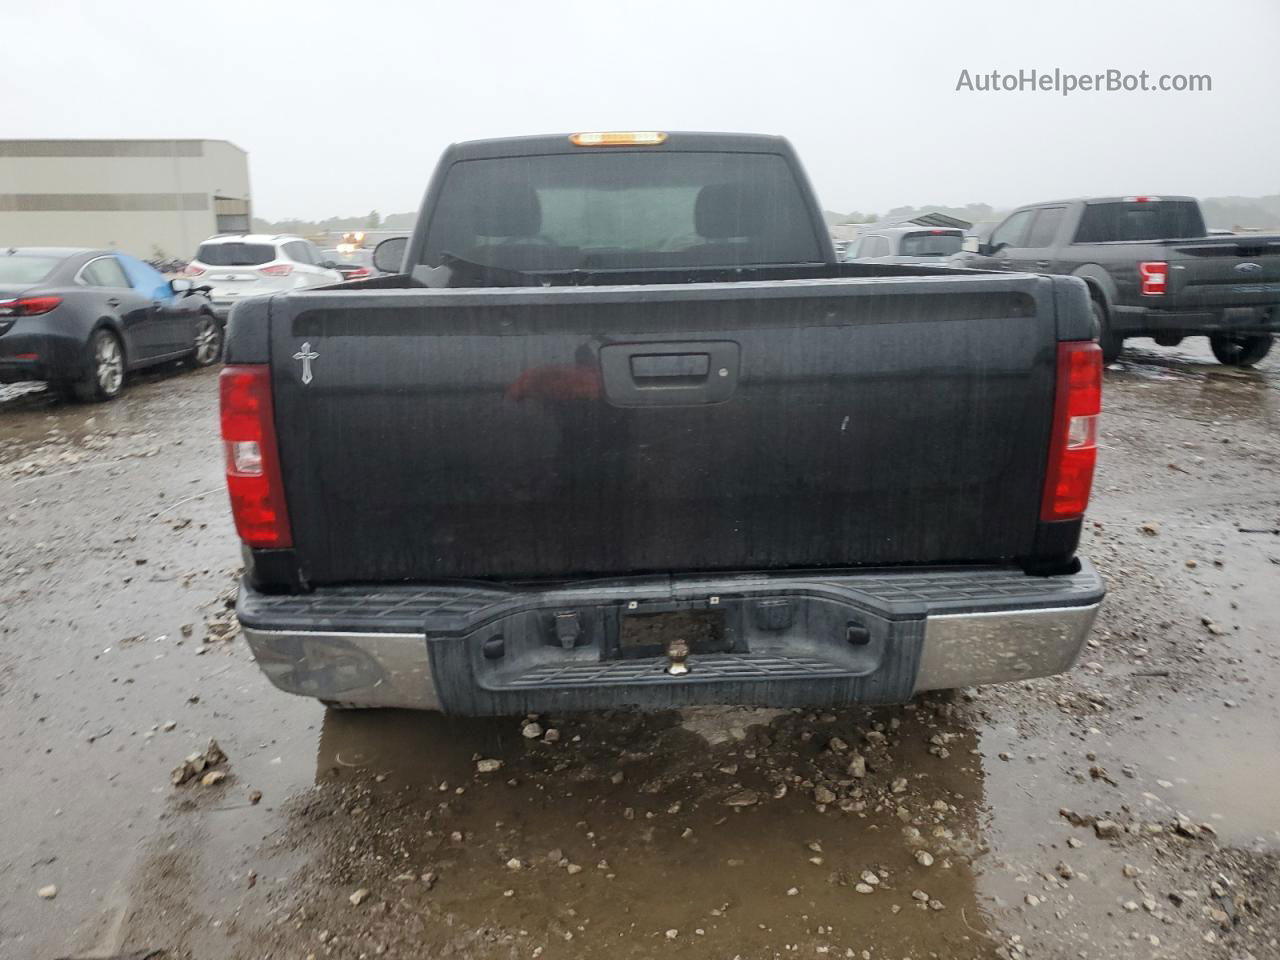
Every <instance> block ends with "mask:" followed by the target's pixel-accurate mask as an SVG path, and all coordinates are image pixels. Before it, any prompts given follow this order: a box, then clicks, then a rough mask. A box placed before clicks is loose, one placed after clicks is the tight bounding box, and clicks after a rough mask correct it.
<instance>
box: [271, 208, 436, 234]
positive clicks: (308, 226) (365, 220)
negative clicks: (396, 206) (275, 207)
mask: <svg viewBox="0 0 1280 960" xmlns="http://www.w3.org/2000/svg"><path fill="white" fill-rule="evenodd" d="M417 218H418V213H417V211H416V210H411V211H410V212H408V213H391V214H388V215H387V216H385V217H384V216H382V214H380V213H378V211H377V210H370V211H369V212H368V213H367V214H365V215H364V216H363V217H328V218H326V219H324V220H293V219H286V220H263V219H262V218H261V217H254V218H253V232H254V233H296V234H298V235H299V236H311V235H313V234H320V233H337V232H339V231H342V232H347V231H350V230H378V229H382V230H401V229H403V230H406V231H407V230H409V229H411V228H412V227H413V221H414V220H416V219H417Z"/></svg>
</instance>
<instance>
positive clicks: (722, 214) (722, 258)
mask: <svg viewBox="0 0 1280 960" xmlns="http://www.w3.org/2000/svg"><path fill="white" fill-rule="evenodd" d="M446 253H448V254H452V255H453V256H455V257H460V258H462V259H464V260H469V261H473V262H476V263H482V264H484V265H486V266H493V267H501V268H505V269H509V270H521V271H549V272H554V271H559V270H578V269H587V270H591V269H626V268H645V267H655V268H656V267H677V268H678V267H686V266H690V267H696V266H738V265H747V264H766V263H817V262H821V259H822V255H821V250H820V247H819V245H818V238H817V237H816V236H815V234H814V228H813V224H812V222H811V219H810V212H809V208H808V206H807V205H806V203H805V200H804V195H803V194H802V193H801V192H800V188H799V185H798V184H797V183H796V180H795V175H794V174H793V173H792V170H791V167H790V165H789V164H788V163H787V162H786V160H785V159H783V158H782V157H781V156H778V155H776V154H743V153H693V152H690V153H679V152H674V151H661V152H658V151H655V152H653V153H640V152H637V153H625V152H619V153H602V152H584V153H581V154H557V155H552V156H541V157H510V158H505V157H504V158H495V159H492V160H464V161H460V162H458V163H455V164H454V165H453V166H452V167H450V169H449V172H448V174H447V176H446V179H445V181H444V184H443V186H442V188H441V192H440V202H439V206H438V207H437V208H436V210H435V211H434V212H433V214H432V216H431V226H430V231H429V233H428V235H427V242H426V247H425V250H424V253H423V258H422V262H424V263H427V264H431V265H432V266H435V265H438V264H439V263H440V262H441V258H442V257H443V256H444V254H446Z"/></svg>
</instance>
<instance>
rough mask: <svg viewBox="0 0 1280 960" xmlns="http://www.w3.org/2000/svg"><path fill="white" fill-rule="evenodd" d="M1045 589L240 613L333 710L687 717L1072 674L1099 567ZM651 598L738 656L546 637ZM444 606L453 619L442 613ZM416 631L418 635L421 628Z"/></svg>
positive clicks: (712, 592) (977, 586)
mask: <svg viewBox="0 0 1280 960" xmlns="http://www.w3.org/2000/svg"><path fill="white" fill-rule="evenodd" d="M948 577H950V578H951V579H948ZM1031 585H1032V586H1035V587H1036V588H1037V589H1036V592H1035V593H1034V594H1033V593H1032V592H1031V590H1030V588H1029V587H1027V586H1026V585H1025V584H1024V583H1023V582H1022V580H1021V578H1020V577H1011V576H1009V575H1007V574H1006V575H1003V576H1001V575H997V574H994V573H986V574H983V575H981V576H975V577H973V578H972V579H966V580H964V581H963V582H961V581H957V580H956V579H955V578H954V575H951V574H945V575H943V574H937V573H934V574H931V575H926V574H922V575H912V574H909V573H908V574H903V575H897V574H894V575H892V576H889V577H884V576H881V577H879V578H871V577H859V576H858V575H856V574H855V575H851V576H848V577H839V578H835V577H832V578H813V577H808V578H799V577H773V576H765V577H761V578H758V579H752V580H746V579H743V578H739V579H736V580H732V581H727V580H726V581H716V582H712V581H698V582H696V583H688V584H681V585H679V586H678V587H673V586H672V585H671V584H655V583H652V582H650V583H647V584H645V585H641V584H639V583H625V584H619V583H617V582H614V583H613V584H611V585H609V586H607V587H593V586H591V585H579V586H575V587H573V588H564V589H560V590H559V591H550V592H547V593H539V592H536V591H534V592H529V593H519V592H514V591H503V590H502V589H501V588H495V589H494V590H493V591H491V592H490V591H488V590H487V588H486V589H482V590H480V591H479V594H480V595H477V592H476V591H475V590H471V591H470V592H466V593H464V594H459V593H456V592H455V593H448V592H447V591H448V590H451V589H454V588H409V587H406V588H404V590H403V591H400V590H398V589H397V588H390V589H388V588H384V589H383V590H381V591H379V592H377V593H376V594H367V595H366V594H363V593H360V592H357V591H354V590H353V589H352V588H340V589H337V590H334V591H331V592H329V593H325V592H323V591H317V593H316V594H312V595H308V596H296V597H278V596H272V597H267V596H264V595H261V594H256V593H254V592H253V591H252V590H251V588H249V587H247V586H246V587H245V588H243V590H242V595H241V601H240V607H239V609H240V616H241V624H242V629H243V631H244V635H245V638H246V640H247V641H248V643H249V646H250V647H251V649H252V650H253V654H254V656H255V657H256V658H257V660H258V663H259V665H260V666H261V667H262V670H263V672H264V673H266V675H267V677H268V678H269V679H270V680H271V682H272V683H273V684H275V686H277V687H279V688H280V689H281V690H284V691H287V692H289V693H295V694H299V695H301V696H308V697H315V698H318V699H321V700H325V701H334V702H339V703H347V704H352V705H357V706H367V707H406V708H412V709H423V710H440V709H443V710H446V711H447V712H458V713H463V714H468V713H477V714H484V713H510V712H515V713H523V712H527V711H528V710H543V709H564V710H577V709H594V708H599V707H603V706H616V707H626V706H631V707H638V708H653V709H660V708H664V707H669V706H677V705H681V704H686V703H749V704H770V705H779V706H787V705H792V706H800V705H811V706H819V705H824V706H835V705H840V704H846V703H859V702H868V703H891V702H902V701H904V700H906V699H908V698H910V697H911V696H912V695H914V694H916V693H920V692H922V691H925V690H938V689H947V688H954V687H963V686H971V685H976V684H986V683H998V682H1002V681H1010V680H1027V679H1031V678H1033V677H1042V676H1048V675H1050V674H1055V673H1060V672H1062V671H1064V670H1067V669H1069V668H1070V667H1071V665H1072V664H1073V663H1075V661H1076V659H1077V658H1078V656H1079V654H1080V651H1081V649H1082V648H1083V646H1084V643H1085V641H1086V639H1087V637H1088V634H1089V630H1090V628H1091V627H1092V625H1093V622H1094V619H1095V617H1096V616H1097V612H1098V608H1099V605H1100V603H1101V598H1102V590H1103V588H1102V582H1101V580H1100V579H1099V578H1098V576H1097V573H1096V572H1095V571H1094V570H1093V569H1092V567H1089V566H1087V565H1086V566H1085V567H1084V568H1082V570H1081V571H1080V572H1079V573H1077V574H1072V575H1068V576H1066V577H1062V578H1040V579H1039V580H1034V581H1031ZM413 590H417V591H418V592H417V593H413V592H412V591H413ZM645 591H649V592H650V593H652V594H655V595H661V596H663V597H672V596H678V597H680V598H681V599H680V601H679V602H680V604H681V605H684V606H689V605H692V606H700V605H702V604H707V603H709V604H712V605H714V606H716V607H719V608H721V609H726V608H727V611H728V615H730V616H736V617H737V619H736V620H732V623H733V624H734V633H735V635H736V636H738V637H740V638H741V639H742V642H741V643H740V644H739V645H738V646H736V647H735V648H734V649H732V650H730V651H727V652H725V653H722V654H703V655H698V654H694V655H693V656H690V657H689V659H688V666H689V672H688V673H687V674H683V675H670V674H669V673H668V672H667V671H665V670H664V663H663V662H661V658H660V657H659V658H650V659H645V660H634V659H632V660H627V659H618V658H617V657H615V656H613V655H612V654H610V653H609V650H610V647H609V644H608V642H607V634H608V629H607V627H603V626H597V627H592V629H591V630H587V631H586V632H584V635H583V642H581V643H579V644H578V645H577V646H573V645H570V647H568V648H565V649H561V647H560V646H559V645H558V644H555V643H551V644H550V645H548V644H547V642H546V637H544V636H543V635H542V631H543V630H544V629H545V627H544V626H543V625H544V624H545V623H547V622H548V620H547V619H546V617H545V616H544V614H546V615H549V616H550V618H551V619H552V620H554V618H555V613H554V612H555V611H560V610H564V609H571V610H573V609H576V610H581V611H585V612H584V614H583V622H584V623H587V624H603V623H605V619H603V618H604V617H606V616H607V615H608V614H607V612H608V611H617V610H619V608H622V607H624V606H628V605H631V604H633V603H635V602H636V601H631V600H623V599H622V598H630V597H638V596H644V594H645ZM490 593H492V595H490ZM908 594H909V595H908ZM783 597H785V598H787V600H786V601H785V602H788V603H791V604H793V605H794V611H795V620H794V623H789V624H788V625H787V626H786V627H782V628H780V627H778V626H777V625H776V624H773V623H764V621H763V620H761V619H760V616H759V615H760V611H761V608H762V607H763V606H764V605H765V604H774V605H776V604H777V603H778V602H780V600H779V599H778V598H783ZM699 598H702V599H699ZM837 598H838V599H837ZM1050 598H1052V599H1053V600H1054V601H1056V602H1053V603H1050V602H1046V601H1048V600H1049V599H1050ZM641 603H643V602H642V601H641ZM877 604H878V605H879V609H877V610H875V612H872V610H871V609H869V608H872V607H875V606H876V605H877ZM833 605H834V606H835V610H836V612H835V613H834V614H833V615H832V616H830V617H829V618H827V619H826V620H823V621H821V622H822V626H821V627H819V620H818V618H817V617H816V615H815V611H817V610H831V609H832V608H833ZM441 607H444V608H447V609H448V610H449V612H448V613H447V614H441V613H439V612H438V610H439V609H440V608H441ZM993 607H995V608H996V609H992V608H993ZM957 608H959V609H957ZM395 610H405V611H407V613H406V614H405V616H404V617H403V618H402V619H400V620H396V619H391V614H390V613H388V611H395ZM433 610H435V611H437V612H435V613H433V612H432V611H433ZM459 610H463V611H464V612H461V613H459V612H458V611H459ZM770 610H772V611H775V612H776V610H777V607H776V606H772V607H770ZM419 611H422V612H421V614H419ZM591 611H596V613H597V614H598V615H599V617H600V618H601V619H592V614H591ZM617 615H621V614H617ZM272 621H274V622H272ZM308 621H311V622H308ZM388 621H389V622H388ZM846 621H847V622H848V623H849V624H850V626H852V625H853V624H854V623H855V621H856V622H857V623H859V624H865V625H866V627H867V628H868V629H867V631H864V633H867V634H868V635H867V636H864V637H861V638H860V639H858V640H857V643H858V646H856V647H851V646H850V645H849V644H850V643H854V640H853V638H852V637H849V638H846V636H845V630H846V627H845V623H846ZM418 623H421V624H422V629H421V630H420V631H415V630H413V629H412V627H413V626H416V625H417V624H418ZM495 639H496V640H499V641H501V645H502V647H503V648H504V651H505V652H504V653H499V654H498V655H497V656H498V658H499V659H496V660H494V659H491V658H490V657H489V653H492V652H493V651H492V649H489V648H490V647H491V645H492V643H493V642H494V640H495ZM481 647H485V648H486V649H489V653H486V654H484V655H482V654H481V651H480V648H481ZM433 665H434V666H433Z"/></svg>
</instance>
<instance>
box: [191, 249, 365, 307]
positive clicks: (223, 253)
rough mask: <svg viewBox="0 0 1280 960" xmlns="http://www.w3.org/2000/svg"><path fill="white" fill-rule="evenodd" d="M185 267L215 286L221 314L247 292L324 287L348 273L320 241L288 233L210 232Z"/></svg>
mask: <svg viewBox="0 0 1280 960" xmlns="http://www.w3.org/2000/svg"><path fill="white" fill-rule="evenodd" d="M183 272H184V273H185V274H186V275H187V276H188V277H191V278H193V279H198V280H199V281H200V282H201V283H202V284H206V285H207V286H208V287H209V295H210V297H211V298H212V299H213V309H214V312H215V313H216V314H217V315H218V316H220V317H226V316H227V314H228V313H230V311H231V307H232V305H233V304H235V303H237V302H239V301H240V300H243V299H245V298H246V297H256V296H260V295H262V294H266V293H278V292H280V291H281V290H299V289H305V288H307V287H322V286H324V285H326V284H330V283H341V282H342V279H343V278H342V274H341V273H340V272H339V271H338V270H337V269H335V267H334V265H333V264H332V263H331V262H330V261H329V260H328V259H327V258H325V257H323V256H321V254H320V251H319V250H317V249H316V246H315V244H313V243H312V242H311V241H310V240H304V239H303V238H302V237H294V236H289V235H288V234H277V235H275V236H269V235H267V234H257V233H246V234H225V235H222V236H217V237H210V238H209V239H208V240H206V241H205V242H204V243H202V244H200V248H199V249H198V250H197V251H196V255H195V258H194V259H193V260H192V261H191V262H190V263H189V264H187V268H186V270H185V271H183Z"/></svg>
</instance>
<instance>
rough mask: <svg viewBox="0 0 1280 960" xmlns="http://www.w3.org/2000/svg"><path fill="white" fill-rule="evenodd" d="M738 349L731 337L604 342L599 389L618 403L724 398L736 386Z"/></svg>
mask: <svg viewBox="0 0 1280 960" xmlns="http://www.w3.org/2000/svg"><path fill="white" fill-rule="evenodd" d="M741 355H742V351H741V348H740V347H739V346H738V344H737V342H736V341H734V340H696V341H693V340H684V341H680V340H676V341H667V342H665V343H656V342H649V343H610V344H606V345H605V346H603V347H601V348H600V372H601V374H602V375H603V379H604V395H605V398H606V399H607V400H608V401H609V402H610V403H612V404H613V405H614V406H618V407H658V406H690V405H697V404H704V403H723V402H724V401H725V400H728V399H729V398H730V397H731V396H733V394H734V391H735V390H737V388H738V368H739V365H740V363H741Z"/></svg>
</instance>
